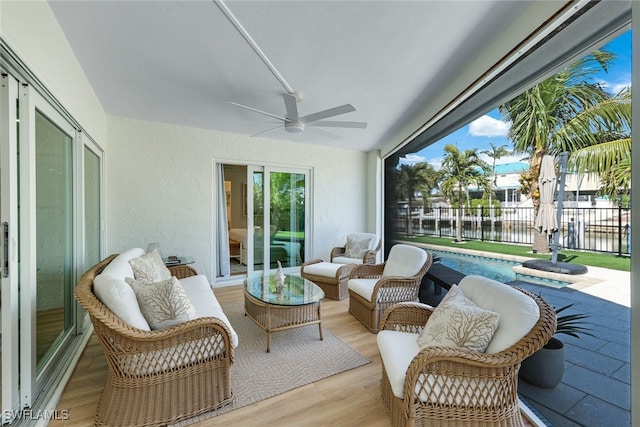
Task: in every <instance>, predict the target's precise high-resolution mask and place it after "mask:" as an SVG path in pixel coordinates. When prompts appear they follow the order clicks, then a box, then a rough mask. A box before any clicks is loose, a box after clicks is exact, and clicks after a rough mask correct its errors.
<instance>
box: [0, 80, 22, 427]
mask: <svg viewBox="0 0 640 427" xmlns="http://www.w3.org/2000/svg"><path fill="white" fill-rule="evenodd" d="M18 87H19V85H18V81H17V80H16V79H14V78H13V77H12V76H11V75H9V74H7V73H2V77H1V84H0V248H1V249H0V260H1V261H0V271H1V278H2V288H1V291H0V312H1V316H0V322H2V323H1V325H2V326H1V334H2V338H1V341H0V343H1V344H0V345H1V346H2V347H1V351H2V357H1V360H2V371H1V374H2V389H1V391H2V393H1V394H2V414H3V415H2V419H1V420H0V421H1V422H3V423H4V422H6V421H9V420H10V419H11V416H8V415H7V414H11V411H13V410H16V409H18V408H19V407H20V393H19V391H20V388H19V384H20V383H19V381H20V377H19V372H20V359H19V358H20V351H19V350H20V340H19V319H20V318H19V316H18V311H19V298H18V296H19V289H18V283H19V282H18V123H19V120H20V112H19V108H18V107H19V105H18Z"/></svg>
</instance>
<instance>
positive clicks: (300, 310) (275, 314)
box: [244, 291, 323, 353]
mask: <svg viewBox="0 0 640 427" xmlns="http://www.w3.org/2000/svg"><path fill="white" fill-rule="evenodd" d="M244 311H245V314H246V315H247V316H249V318H250V319H251V320H252V321H253V322H254V323H255V324H256V325H258V326H259V327H260V328H262V330H264V331H265V332H266V333H267V353H269V352H270V351H271V334H272V333H273V332H278V331H284V330H286V329H292V328H299V327H302V326H307V325H314V324H317V325H318V332H319V333H320V341H322V340H323V337H322V319H321V317H320V301H317V302H314V303H310V304H304V305H275V304H267V303H265V302H262V301H260V300H258V299H256V298H254V297H252V296H251V295H249V294H248V293H247V292H246V291H245V293H244Z"/></svg>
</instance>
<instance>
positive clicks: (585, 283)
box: [403, 242, 604, 290]
mask: <svg viewBox="0 0 640 427" xmlns="http://www.w3.org/2000/svg"><path fill="white" fill-rule="evenodd" d="M403 243H410V244H412V245H414V246H418V247H421V248H424V249H432V250H436V251H441V252H453V253H460V254H464V255H472V256H479V257H484V258H496V259H500V260H503V261H512V262H519V263H521V264H522V263H523V262H524V261H527V260H530V259H537V258H529V257H523V256H517V255H508V254H501V253H494V252H491V253H490V255H491V256H487V255H489V254H488V253H487V252H482V251H476V250H473V249H465V248H458V247H455V248H452V247H451V246H439V245H432V244H428V243H417V242H403ZM588 268H589V267H588V266H587V269H588ZM513 271H514V272H515V273H516V274H521V275H525V276H533V277H539V278H541V279H549V280H556V281H559V282H567V283H569V285H567V286H566V287H568V288H571V289H576V290H583V289H586V288H588V287H590V286H593V285H595V284H597V283H601V282H603V281H604V280H602V279H598V278H595V277H587V276H585V275H582V274H581V275H571V274H562V273H552V272H550V271H542V270H536V269H534V268H527V267H522V266H519V265H516V266H514V267H513ZM586 274H588V272H587V273H586Z"/></svg>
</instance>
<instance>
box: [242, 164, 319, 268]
mask: <svg viewBox="0 0 640 427" xmlns="http://www.w3.org/2000/svg"><path fill="white" fill-rule="evenodd" d="M247 182H248V185H247V212H248V215H247V233H248V239H247V240H248V251H249V262H248V263H247V266H248V269H247V273H248V274H252V273H253V272H261V271H265V272H268V271H269V270H273V269H275V268H277V267H278V262H280V264H281V265H282V267H283V268H288V267H299V266H300V265H302V263H303V262H304V253H305V245H306V244H308V242H306V241H305V236H307V235H308V227H309V221H308V218H307V212H308V200H309V199H308V197H309V171H308V170H299V169H284V168H272V167H263V166H257V165H254V166H251V165H250V166H248V167H247Z"/></svg>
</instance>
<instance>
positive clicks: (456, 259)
mask: <svg viewBox="0 0 640 427" xmlns="http://www.w3.org/2000/svg"><path fill="white" fill-rule="evenodd" d="M428 251H429V252H431V253H432V254H433V256H434V258H437V259H439V262H440V263H441V264H442V265H444V266H447V267H449V268H451V269H453V270H456V271H459V272H461V273H464V274H467V275H469V274H477V275H480V276H484V277H489V278H491V279H493V280H497V281H498V282H502V283H507V282H511V281H512V280H526V281H527V282H532V283H537V284H540V285H545V286H550V287H553V288H562V287H565V286H567V285H569V283H568V282H561V281H558V280H551V279H545V278H542V277H535V276H528V275H524V274H516V273H515V272H514V271H513V267H514V266H516V265H521V264H520V263H519V262H515V261H505V260H501V259H497V258H488V257H482V256H477V255H467V254H461V253H457V252H448V251H440V250H434V249H428Z"/></svg>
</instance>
